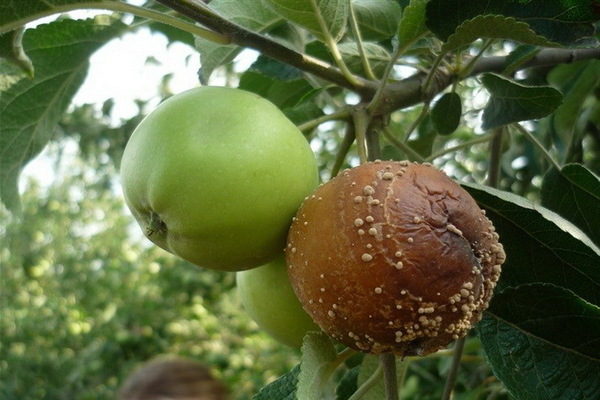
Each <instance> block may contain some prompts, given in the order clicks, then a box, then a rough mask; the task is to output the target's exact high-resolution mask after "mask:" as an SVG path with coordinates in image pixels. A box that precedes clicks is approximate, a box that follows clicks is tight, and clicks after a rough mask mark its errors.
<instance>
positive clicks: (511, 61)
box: [502, 44, 541, 76]
mask: <svg viewBox="0 0 600 400" xmlns="http://www.w3.org/2000/svg"><path fill="white" fill-rule="evenodd" d="M540 50H541V49H540V48H539V47H537V46H533V45H529V44H524V45H521V46H518V47H517V48H516V49H514V50H513V51H511V52H510V53H509V54H508V56H506V61H505V62H504V69H503V70H502V74H503V75H506V76H509V75H511V74H512V73H513V72H514V71H516V70H517V69H519V67H520V66H521V65H523V64H524V63H526V62H527V61H529V60H531V59H532V58H533V57H535V55H536V54H537V53H539V52H540Z"/></svg>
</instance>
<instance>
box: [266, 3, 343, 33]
mask: <svg viewBox="0 0 600 400" xmlns="http://www.w3.org/2000/svg"><path fill="white" fill-rule="evenodd" d="M262 2H263V4H265V5H266V6H267V7H269V8H270V9H271V10H273V11H274V12H276V13H277V14H279V15H280V16H282V17H283V18H285V19H287V20H289V21H291V22H293V23H295V24H297V25H299V26H301V27H303V28H305V29H307V30H308V31H310V32H311V33H312V34H313V35H315V36H316V37H317V38H319V39H320V40H324V36H323V30H322V29H321V23H320V22H319V17H318V15H319V14H320V17H321V19H322V20H323V22H324V24H325V26H326V28H327V30H328V31H329V33H330V34H331V36H332V37H333V39H334V40H335V41H338V40H340V39H341V38H342V36H343V35H344V33H345V30H346V21H347V20H348V12H349V9H348V1H347V0H303V1H297V0H262Z"/></svg>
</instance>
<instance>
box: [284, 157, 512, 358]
mask: <svg viewBox="0 0 600 400" xmlns="http://www.w3.org/2000/svg"><path fill="white" fill-rule="evenodd" d="M286 258H287V265H288V272H289V275H290V278H291V281H292V285H293V287H294V290H295V292H296V294H297V296H298V298H299V299H300V301H301V303H302V304H303V306H304V308H305V309H306V311H307V312H308V313H309V314H310V315H311V316H312V318H313V319H314V320H315V322H317V324H319V325H320V326H321V328H322V329H323V330H324V331H325V332H327V333H329V334H330V335H331V336H332V337H333V338H335V339H336V340H338V341H340V342H341V343H344V344H345V345H347V346H349V347H352V348H354V349H356V350H360V351H364V352H368V353H375V354H379V353H385V352H393V353H395V354H398V355H425V354H429V353H432V352H434V351H436V350H439V349H441V348H444V347H446V345H448V344H449V343H450V342H451V341H453V340H455V339H458V338H459V337H462V336H464V335H465V334H466V333H467V332H468V331H469V329H471V327H472V326H473V324H474V323H476V322H477V321H479V320H480V319H481V314H482V312H483V310H485V309H486V308H487V306H488V302H489V299H490V297H491V295H492V291H493V289H494V287H495V285H496V282H497V281H498V277H499V275H500V269H501V268H500V266H501V264H502V263H503V262H504V259H505V255H504V251H503V249H502V245H501V244H500V243H498V235H497V234H496V232H495V231H494V227H493V225H492V223H491V222H490V220H489V219H487V218H486V216H485V213H484V212H483V211H482V210H481V209H480V208H479V207H478V206H477V204H476V203H475V201H474V200H473V198H472V197H471V196H470V195H469V194H468V193H467V192H466V191H465V190H464V189H463V188H461V187H460V185H458V184H457V183H456V182H454V181H453V180H452V179H450V178H448V177H447V176H446V175H445V174H444V173H442V172H441V171H439V170H437V169H435V168H434V167H432V166H430V165H425V164H416V163H409V162H406V161H401V162H392V161H390V162H372V163H367V164H363V165H361V166H359V167H356V168H353V169H350V170H346V171H344V172H343V173H342V174H340V175H339V176H337V177H336V178H334V179H332V180H331V181H329V182H328V183H326V184H324V185H321V186H320V187H319V188H318V189H317V190H316V191H315V192H314V194H313V195H312V196H310V197H309V198H307V199H306V201H305V202H304V203H303V205H302V206H301V208H300V209H299V210H298V212H297V214H296V217H295V218H294V221H293V223H292V227H291V229H290V232H289V236H288V244H287V248H286Z"/></svg>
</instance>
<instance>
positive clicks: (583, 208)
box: [542, 164, 600, 246]
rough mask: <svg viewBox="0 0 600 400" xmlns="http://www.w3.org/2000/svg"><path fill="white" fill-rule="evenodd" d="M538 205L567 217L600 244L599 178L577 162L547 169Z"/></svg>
mask: <svg viewBox="0 0 600 400" xmlns="http://www.w3.org/2000/svg"><path fill="white" fill-rule="evenodd" d="M542 205H543V206H544V207H547V208H549V209H551V210H552V211H554V212H556V213H558V214H560V215H561V216H562V217H563V218H566V219H568V220H569V221H571V222H572V223H573V224H575V225H576V226H577V227H578V228H579V229H581V230H582V231H583V232H585V234H587V235H588V236H589V238H590V239H592V240H593V241H594V243H595V244H596V245H598V246H600V223H599V222H600V178H598V176H596V175H594V174H593V173H592V172H591V171H590V170H588V169H587V168H585V167H584V166H583V165H580V164H569V165H565V166H564V167H563V168H562V169H561V170H560V171H558V170H556V169H555V168H552V169H550V170H549V171H548V172H547V173H546V175H545V176H544V182H543V183H542Z"/></svg>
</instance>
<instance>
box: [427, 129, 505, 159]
mask: <svg viewBox="0 0 600 400" xmlns="http://www.w3.org/2000/svg"><path fill="white" fill-rule="evenodd" d="M493 136H494V135H493V134H488V135H482V136H480V137H477V138H475V139H471V140H468V141H466V142H463V143H461V144H457V145H456V146H453V147H449V148H447V149H443V150H440V151H438V152H437V153H434V154H432V155H430V156H429V157H427V158H425V160H424V161H426V162H431V161H433V160H435V159H436V158H439V157H442V156H444V155H446V154H448V153H454V152H455V151H459V150H462V149H468V148H469V147H471V146H474V145H476V144H480V143H485V142H489V141H490V140H492V139H493Z"/></svg>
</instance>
